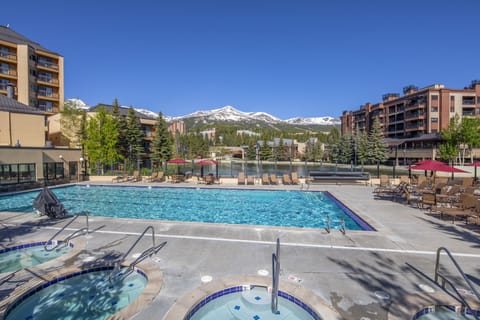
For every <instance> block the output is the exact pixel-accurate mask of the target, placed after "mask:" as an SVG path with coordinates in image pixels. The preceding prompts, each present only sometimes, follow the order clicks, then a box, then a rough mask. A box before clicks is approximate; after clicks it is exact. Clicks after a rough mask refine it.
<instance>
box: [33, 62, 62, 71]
mask: <svg viewBox="0 0 480 320" xmlns="http://www.w3.org/2000/svg"><path fill="white" fill-rule="evenodd" d="M37 67H42V68H48V69H53V70H58V64H55V63H51V62H37Z"/></svg>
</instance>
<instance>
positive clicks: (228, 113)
mask: <svg viewBox="0 0 480 320" xmlns="http://www.w3.org/2000/svg"><path fill="white" fill-rule="evenodd" d="M67 101H68V102H69V103H70V104H72V105H74V106H76V107H78V108H82V109H88V108H90V106H89V105H87V104H86V103H85V102H83V101H82V100H80V99H68V100H66V101H65V102H67ZM125 108H128V107H125ZM135 110H136V111H137V112H139V113H141V114H144V115H146V116H147V117H149V118H156V117H157V116H158V113H156V112H153V111H150V110H147V109H138V108H135ZM163 118H164V120H165V121H167V122H171V121H174V120H185V121H187V120H188V121H189V122H190V123H191V124H212V125H214V124H215V123H218V122H222V123H238V124H240V125H241V124H248V125H250V126H252V125H254V126H261V125H262V124H263V125H268V126H269V127H277V126H282V125H293V126H338V125H339V124H340V120H338V119H336V118H333V117H313V118H302V117H296V118H291V119H287V120H282V119H280V118H277V117H275V116H273V115H271V114H268V113H266V112H243V111H240V110H238V109H235V108H234V107H232V106H225V107H223V108H218V109H212V110H200V111H196V112H193V113H190V114H187V115H184V116H178V117H171V116H167V115H163Z"/></svg>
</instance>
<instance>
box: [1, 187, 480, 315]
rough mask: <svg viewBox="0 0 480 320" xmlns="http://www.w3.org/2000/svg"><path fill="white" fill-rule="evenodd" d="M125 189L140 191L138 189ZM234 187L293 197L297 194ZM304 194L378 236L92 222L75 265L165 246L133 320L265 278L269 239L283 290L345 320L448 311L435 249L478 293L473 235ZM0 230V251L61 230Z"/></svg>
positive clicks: (39, 221)
mask: <svg viewBox="0 0 480 320" xmlns="http://www.w3.org/2000/svg"><path fill="white" fill-rule="evenodd" d="M91 184H94V183H91ZM115 185H118V184H117V183H115ZM125 185H133V186H138V185H139V183H126V184H125ZM148 185H152V186H153V185H155V186H157V185H158V186H168V187H172V186H174V187H195V188H197V187H201V188H212V187H213V188H218V187H221V188H239V187H240V186H238V185H236V181H234V182H223V183H222V184H221V185H213V186H206V185H197V184H195V183H180V184H167V183H161V184H151V183H150V184H148ZM241 187H242V188H245V189H247V188H261V189H267V188H272V189H286V190H299V189H300V188H301V185H294V186H284V185H278V186H259V185H254V186H241ZM310 190H312V191H313V190H315V191H324V190H326V191H329V192H331V193H332V194H333V195H334V196H335V197H336V198H337V199H339V200H340V201H342V202H343V203H344V204H345V205H346V206H347V207H349V208H350V209H351V210H352V211H354V212H355V213H357V214H358V215H359V216H361V217H362V218H363V219H364V220H366V221H367V222H368V223H369V224H370V225H372V226H373V227H374V228H375V229H376V230H377V231H373V232H372V231H370V232H366V231H348V230H347V232H346V234H345V235H344V234H342V233H341V232H339V231H337V230H333V231H332V232H331V233H327V232H326V231H325V230H320V229H298V228H278V227H263V226H241V225H212V224H202V223H181V222H172V221H156V220H135V219H114V218H107V217H91V218H90V229H91V230H95V232H93V233H92V234H90V236H89V237H88V238H87V239H83V240H82V244H81V245H82V246H83V247H84V248H83V251H82V252H83V256H79V257H78V259H84V258H85V254H90V255H91V256H94V257H98V258H99V259H105V257H118V256H119V255H121V254H123V253H125V252H126V251H127V250H128V249H129V247H130V246H131V245H132V244H133V243H134V242H135V240H136V239H137V238H138V236H139V235H140V234H141V233H142V231H143V230H144V229H145V227H146V226H148V225H152V226H153V227H154V229H155V233H156V239H157V243H160V242H161V241H168V244H167V245H166V246H165V247H164V248H163V249H162V250H161V251H160V252H158V254H157V255H155V256H154V257H153V258H152V259H151V260H152V261H149V262H148V263H150V264H152V263H153V264H154V265H156V267H157V268H159V269H160V271H161V272H162V273H163V284H161V286H162V287H161V290H160V293H159V294H158V295H157V296H156V297H155V298H154V299H153V301H152V302H151V303H150V304H148V305H146V306H145V308H143V309H142V310H141V311H140V312H139V313H138V314H137V315H136V316H135V317H134V319H152V318H155V319H162V318H163V317H164V316H165V315H166V314H167V312H168V310H169V309H170V308H171V307H172V306H173V305H174V304H175V302H176V301H179V300H181V299H182V298H183V297H185V296H186V295H188V294H189V293H190V292H193V291H194V290H195V289H197V288H199V287H202V286H205V284H202V281H201V278H202V277H203V276H206V275H208V276H211V277H212V278H213V279H214V280H219V279H223V278H230V277H235V276H242V275H256V274H257V272H258V271H259V270H270V269H271V254H272V253H273V252H274V250H275V241H276V238H277V237H278V238H280V241H281V274H280V279H281V281H283V282H292V283H295V284H299V285H301V286H304V287H305V288H307V289H309V290H310V291H313V292H314V293H315V294H316V295H317V296H318V297H320V298H321V299H323V300H324V301H325V302H326V303H327V304H329V305H331V306H332V307H333V308H334V309H335V310H337V312H338V313H339V314H340V315H341V318H343V319H362V320H368V319H371V320H373V319H385V320H386V319H391V320H394V319H411V318H412V316H413V315H414V314H415V313H416V312H417V311H419V310H421V309H423V308H424V307H425V306H429V305H432V304H436V303H447V302H449V301H446V300H445V296H444V295H443V294H442V292H441V290H440V289H439V288H437V287H435V285H434V284H433V283H432V282H431V280H430V279H432V278H433V273H434V264H435V258H436V256H435V253H436V250H437V248H438V247H446V248H447V249H449V250H450V251H451V252H452V253H453V254H454V255H455V258H456V259H457V261H458V262H459V264H460V266H461V267H462V268H463V270H464V271H465V273H466V274H468V275H469V277H470V279H471V280H473V281H474V282H475V283H477V284H480V250H479V247H480V237H479V236H480V227H478V226H471V225H465V223H464V222H457V223H456V224H455V225H453V224H452V223H451V221H447V220H445V221H443V220H441V219H440V218H439V217H438V216H435V215H428V214H425V211H423V210H420V209H418V208H412V207H409V206H406V205H404V204H401V203H396V202H393V201H390V200H376V199H374V197H373V187H371V186H362V185H320V184H319V185H311V186H310ZM0 223H1V225H2V229H0V237H1V243H2V244H3V245H5V244H7V243H15V242H26V241H28V240H29V239H45V240H48V239H49V238H50V237H51V236H53V235H54V234H55V233H56V232H57V231H58V230H59V229H60V228H61V227H63V226H64V225H65V224H66V223H67V221H66V220H59V221H53V220H48V219H45V218H39V217H35V216H33V215H31V214H19V213H6V212H5V213H3V212H2V213H0ZM83 227H85V221H84V219H82V218H81V217H80V218H79V219H76V220H75V221H74V222H73V223H72V224H71V225H69V227H68V228H67V229H66V230H65V231H64V232H63V233H62V234H60V236H59V238H60V239H62V236H63V237H65V236H67V235H68V234H69V233H71V232H72V230H73V229H80V228H83ZM149 237H150V238H149ZM149 237H146V238H144V239H142V241H140V242H139V245H138V247H136V248H135V249H134V250H133V252H132V254H133V253H138V252H141V251H142V250H144V249H146V248H147V247H148V246H149V245H150V244H151V236H149ZM82 238H84V237H83V236H82ZM74 243H75V240H74ZM441 260H442V265H443V266H445V268H446V270H448V271H451V273H452V275H453V276H454V278H455V279H456V280H457V282H458V287H459V288H462V289H465V290H469V289H468V288H467V286H466V284H464V283H463V282H462V281H460V280H459V274H458V273H455V272H454V270H453V268H452V267H451V266H452V265H451V263H450V262H449V261H448V260H447V259H446V257H442V259H441ZM59 263H60V262H59ZM9 281H10V280H9ZM13 281H14V279H13V280H11V281H10V282H12V283H13ZM7 285H8V283H6V284H3V285H2V289H1V290H0V300H4V298H5V297H8V296H9V295H12V294H13V293H14V291H12V290H9V289H8V288H7ZM425 286H428V287H431V288H433V289H434V290H435V292H434V293H428V292H425V291H424V290H422V288H425ZM280 289H281V287H280ZM466 297H469V295H468V294H467V295H466ZM447 300H448V299H447ZM147 302H148V301H147ZM305 302H307V303H308V301H305ZM449 303H450V302H449ZM477 307H478V306H477Z"/></svg>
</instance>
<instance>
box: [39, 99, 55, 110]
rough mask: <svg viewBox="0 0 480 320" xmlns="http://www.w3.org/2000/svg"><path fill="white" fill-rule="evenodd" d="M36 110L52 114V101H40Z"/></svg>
mask: <svg viewBox="0 0 480 320" xmlns="http://www.w3.org/2000/svg"><path fill="white" fill-rule="evenodd" d="M38 109H40V110H42V111H47V112H53V102H52V101H40V102H39V103H38Z"/></svg>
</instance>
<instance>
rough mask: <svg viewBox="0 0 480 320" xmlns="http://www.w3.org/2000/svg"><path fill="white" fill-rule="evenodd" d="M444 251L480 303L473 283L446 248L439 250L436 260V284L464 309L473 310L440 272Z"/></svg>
mask: <svg viewBox="0 0 480 320" xmlns="http://www.w3.org/2000/svg"><path fill="white" fill-rule="evenodd" d="M442 251H444V252H445V253H446V254H447V256H448V257H449V258H450V260H451V261H452V263H453V265H454V266H455V268H456V269H457V271H458V272H459V273H460V275H461V276H462V278H463V280H465V282H466V283H467V285H468V287H469V288H470V290H471V291H472V293H473V294H474V295H475V297H476V298H477V300H478V301H480V295H479V293H478V291H477V290H476V289H475V287H474V286H473V285H472V283H471V281H470V280H469V279H468V278H467V276H466V275H465V273H464V272H463V270H462V268H460V265H459V264H458V262H457V260H455V258H454V257H453V255H452V254H451V253H450V251H448V250H447V248H445V247H440V248H438V249H437V259H436V262H435V283H436V284H437V285H439V286H440V287H441V288H442V289H443V290H444V291H445V292H446V293H448V294H449V295H450V296H452V297H453V298H455V299H456V300H457V301H458V302H460V303H461V304H462V307H463V308H465V307H467V308H468V309H470V310H473V309H472V308H471V306H470V305H469V304H468V302H467V301H466V300H465V298H463V296H462V295H461V294H460V292H459V291H458V290H457V288H455V286H454V284H453V282H452V281H450V280H449V279H448V278H447V275H446V274H443V273H441V272H440V270H439V269H440V256H441V252H442ZM439 279H440V280H441V283H439V282H438V281H439ZM447 284H448V285H449V286H450V287H451V289H452V290H453V292H452V291H450V290H448V289H447V288H446V285H447ZM476 319H479V318H478V317H476Z"/></svg>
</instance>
